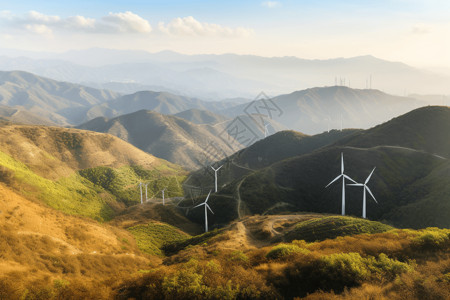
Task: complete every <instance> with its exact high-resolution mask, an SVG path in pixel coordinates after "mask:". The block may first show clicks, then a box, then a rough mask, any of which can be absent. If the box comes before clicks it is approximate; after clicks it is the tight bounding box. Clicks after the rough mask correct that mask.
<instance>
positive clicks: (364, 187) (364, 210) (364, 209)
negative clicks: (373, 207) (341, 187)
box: [347, 167, 378, 219]
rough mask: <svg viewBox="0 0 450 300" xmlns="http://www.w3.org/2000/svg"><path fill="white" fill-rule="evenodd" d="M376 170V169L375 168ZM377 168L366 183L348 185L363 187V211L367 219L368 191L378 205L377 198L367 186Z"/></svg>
mask: <svg viewBox="0 0 450 300" xmlns="http://www.w3.org/2000/svg"><path fill="white" fill-rule="evenodd" d="M375 168H376V167H375ZM375 168H373V170H372V172H370V174H369V177H367V179H366V181H365V182H364V183H352V184H347V185H351V186H362V187H363V209H362V217H363V218H364V219H365V218H366V191H368V192H369V194H370V196H372V198H373V200H375V202H376V203H377V204H378V202H377V199H375V196H374V195H373V194H372V192H371V191H370V189H369V187H368V186H367V183H368V182H369V180H370V177H372V174H373V172H374V171H375Z"/></svg>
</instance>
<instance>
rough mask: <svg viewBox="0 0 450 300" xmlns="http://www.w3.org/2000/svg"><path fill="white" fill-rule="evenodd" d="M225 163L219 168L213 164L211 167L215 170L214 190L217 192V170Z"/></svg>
mask: <svg viewBox="0 0 450 300" xmlns="http://www.w3.org/2000/svg"><path fill="white" fill-rule="evenodd" d="M222 167H223V165H221V166H220V167H218V168H217V169H214V167H213V166H211V169H213V170H214V192H215V193H217V171H219V170H220V168H222Z"/></svg>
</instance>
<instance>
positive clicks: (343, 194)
mask: <svg viewBox="0 0 450 300" xmlns="http://www.w3.org/2000/svg"><path fill="white" fill-rule="evenodd" d="M340 178H342V215H343V216H345V179H348V180H350V181H353V182H354V183H356V181H354V180H353V179H351V178H350V177H348V176H347V175H345V174H344V153H341V174H340V175H338V177H336V178H335V179H333V181H331V182H330V183H329V184H328V185H327V186H326V187H325V188H327V187H329V186H330V185H331V184H332V183H334V182H335V181H336V180H338V179H340Z"/></svg>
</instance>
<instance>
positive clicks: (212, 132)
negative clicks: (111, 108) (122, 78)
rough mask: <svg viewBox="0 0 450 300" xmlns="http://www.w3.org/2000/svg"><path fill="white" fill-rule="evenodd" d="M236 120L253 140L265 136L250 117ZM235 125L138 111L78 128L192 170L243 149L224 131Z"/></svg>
mask: <svg viewBox="0 0 450 300" xmlns="http://www.w3.org/2000/svg"><path fill="white" fill-rule="evenodd" d="M239 120H240V121H243V122H246V124H250V125H248V127H249V128H252V133H254V134H256V135H255V136H253V137H252V139H253V140H254V141H256V140H257V139H260V136H261V135H263V134H264V133H263V132H261V130H262V129H261V128H259V127H258V126H257V125H255V124H253V123H254V122H253V121H252V120H250V118H249V117H247V116H242V117H241V118H240V119H239ZM234 121H235V119H234V120H230V121H228V122H223V123H221V124H217V125H208V124H206V125H199V124H194V123H191V122H189V121H186V120H184V119H181V118H177V117H175V116H166V115H162V114H159V113H157V112H154V111H145V110H141V111H138V112H135V113H131V114H127V115H123V116H119V117H116V118H113V119H106V118H96V119H94V120H91V121H89V122H87V123H85V124H82V125H80V126H78V128H80V129H86V130H92V131H97V132H107V133H110V134H112V135H115V136H117V137H119V138H121V139H123V140H125V141H127V142H129V143H131V144H133V145H135V146H136V147H138V148H139V149H142V150H144V151H146V152H148V153H151V154H153V155H155V156H157V157H161V158H164V159H166V160H168V161H170V162H173V163H176V164H179V165H182V166H183V167H185V168H188V169H191V170H192V169H197V168H199V167H202V166H204V165H206V164H208V162H209V160H211V159H212V158H211V155H213V156H214V157H213V158H215V155H218V157H220V158H222V157H225V156H226V155H230V154H232V153H234V152H235V151H237V150H239V149H241V148H242V147H243V145H242V144H241V143H240V141H237V140H236V139H235V138H234V137H232V136H231V135H229V134H228V133H227V131H226V130H227V128H228V126H229V124H231V123H233V122H234ZM272 128H275V129H276V130H279V129H280V126H279V125H277V124H276V123H275V122H273V127H272ZM211 145H214V147H215V148H214V149H216V151H217V153H212V154H211V153H210V152H211V151H212V150H214V149H210V148H211Z"/></svg>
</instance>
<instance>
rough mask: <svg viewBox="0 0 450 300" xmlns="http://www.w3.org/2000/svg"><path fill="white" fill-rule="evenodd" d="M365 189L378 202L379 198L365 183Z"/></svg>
mask: <svg viewBox="0 0 450 300" xmlns="http://www.w3.org/2000/svg"><path fill="white" fill-rule="evenodd" d="M364 187H365V189H366V190H367V191H368V192H369V194H370V196H372V198H373V200H375V202H376V203H377V204H378V201H377V199H375V196H374V195H373V194H372V191H371V190H370V189H369V187H368V186H367V185H364Z"/></svg>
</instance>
